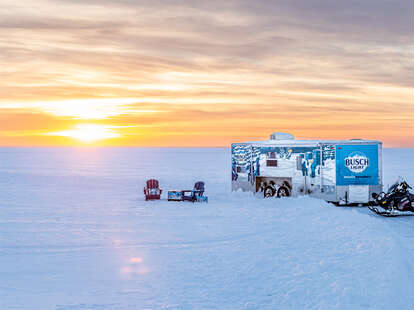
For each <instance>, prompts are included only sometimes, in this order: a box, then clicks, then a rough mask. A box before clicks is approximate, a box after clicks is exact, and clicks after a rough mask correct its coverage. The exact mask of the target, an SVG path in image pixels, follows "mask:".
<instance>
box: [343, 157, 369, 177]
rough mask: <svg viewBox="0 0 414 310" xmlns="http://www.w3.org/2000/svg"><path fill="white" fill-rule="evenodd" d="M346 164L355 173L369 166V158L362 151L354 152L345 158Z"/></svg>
mask: <svg viewBox="0 0 414 310" xmlns="http://www.w3.org/2000/svg"><path fill="white" fill-rule="evenodd" d="M345 166H346V167H347V168H348V169H349V170H351V171H352V172H354V173H361V172H363V171H364V170H365V169H367V167H368V166H369V159H368V157H367V156H365V154H364V153H361V152H353V153H351V154H349V155H348V157H346V158H345Z"/></svg>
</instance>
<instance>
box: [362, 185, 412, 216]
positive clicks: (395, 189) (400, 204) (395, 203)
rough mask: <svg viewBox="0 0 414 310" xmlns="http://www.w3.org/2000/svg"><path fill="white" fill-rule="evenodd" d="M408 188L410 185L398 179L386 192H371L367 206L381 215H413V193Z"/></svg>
mask: <svg viewBox="0 0 414 310" xmlns="http://www.w3.org/2000/svg"><path fill="white" fill-rule="evenodd" d="M409 189H412V187H411V186H410V185H408V183H407V182H406V181H404V180H398V181H397V182H395V183H394V184H393V185H392V186H391V187H390V188H389V189H388V191H387V192H381V193H379V194H376V193H373V194H372V198H373V201H371V202H370V205H369V206H368V208H369V209H370V210H371V211H373V212H375V213H377V214H379V215H382V216H399V215H414V194H411V193H410V192H409ZM380 208H381V209H380ZM405 212H410V213H408V214H407V213H405Z"/></svg>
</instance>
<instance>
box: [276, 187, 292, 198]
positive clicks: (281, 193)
mask: <svg viewBox="0 0 414 310" xmlns="http://www.w3.org/2000/svg"><path fill="white" fill-rule="evenodd" d="M289 196H290V192H289V189H288V188H287V187H285V186H281V187H279V189H278V190H277V198H281V197H289Z"/></svg>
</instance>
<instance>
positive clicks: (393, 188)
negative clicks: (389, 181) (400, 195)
mask: <svg viewBox="0 0 414 310" xmlns="http://www.w3.org/2000/svg"><path fill="white" fill-rule="evenodd" d="M398 185H400V182H395V183H394V184H393V185H391V186H390V188H389V189H388V193H392V192H394V191H396V190H397V188H398Z"/></svg>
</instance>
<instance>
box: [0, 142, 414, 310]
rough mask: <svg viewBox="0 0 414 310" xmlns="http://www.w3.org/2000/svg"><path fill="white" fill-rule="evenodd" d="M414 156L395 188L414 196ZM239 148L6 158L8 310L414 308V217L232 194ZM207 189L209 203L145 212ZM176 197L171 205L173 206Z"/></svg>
mask: <svg viewBox="0 0 414 310" xmlns="http://www.w3.org/2000/svg"><path fill="white" fill-rule="evenodd" d="M413 158H414V149H384V180H385V184H391V183H392V182H393V181H394V180H395V179H396V178H397V177H398V176H400V175H402V176H405V177H406V179H407V181H408V182H409V183H411V184H414V167H413V163H412V159H413ZM230 168H231V164H230V151H229V150H228V149H133V148H107V149H105V148H104V149H87V148H84V149H83V148H56V149H53V148H49V149H48V148H44V149H41V148H40V149H33V148H22V149H14V148H3V149H0V176H1V178H0V188H1V191H0V309H2V310H3V309H4V310H13V309H18V310H25V309H36V310H47V309H56V310H79V309H82V310H83V309H91V310H104V309H105V310H106V309H108V310H109V309H110V310H112V309H114V310H117V309H128V310H129V309H131V310H132V309H134V310H135V309H412V308H413V307H414V294H413V289H414V217H404V218H382V217H379V216H376V215H375V214H373V213H370V212H369V210H367V209H366V208H343V207H334V206H332V205H329V204H327V203H325V202H323V201H320V200H317V199H311V198H303V197H302V198H294V199H293V198H286V199H279V200H278V199H269V200H264V199H258V198H255V197H254V196H253V195H252V194H250V193H241V192H237V193H230V182H231V169H230ZM150 177H156V178H158V179H159V180H160V184H161V186H162V188H163V189H164V190H167V189H187V188H192V186H193V184H194V183H195V182H196V181H198V180H204V181H205V182H206V190H207V192H206V194H207V195H208V196H209V203H208V204H192V203H180V202H167V201H152V202H145V201H144V200H143V199H144V197H143V193H142V188H143V186H144V181H145V179H147V178H150ZM164 197H165V195H164Z"/></svg>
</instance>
